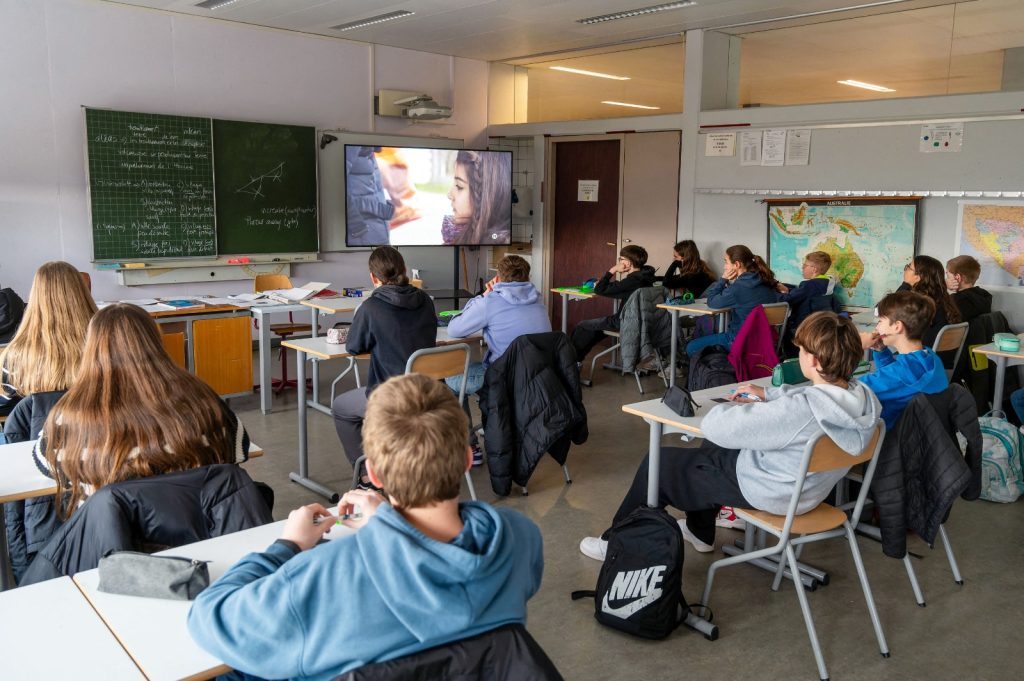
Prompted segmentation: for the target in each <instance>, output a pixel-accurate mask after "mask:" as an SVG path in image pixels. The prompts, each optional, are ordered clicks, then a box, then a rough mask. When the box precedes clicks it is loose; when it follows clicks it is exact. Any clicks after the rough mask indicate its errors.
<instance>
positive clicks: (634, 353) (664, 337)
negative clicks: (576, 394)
mask: <svg viewBox="0 0 1024 681" xmlns="http://www.w3.org/2000/svg"><path fill="white" fill-rule="evenodd" d="M665 298H666V293H665V289H664V288H662V287H660V286H659V287H649V288H642V289H638V290H636V291H634V292H633V293H632V294H630V296H629V298H628V299H627V300H626V302H625V305H624V306H623V312H622V314H621V315H620V320H621V325H620V328H619V330H618V331H605V332H604V334H605V335H606V336H609V337H611V338H615V339H617V340H618V342H616V343H615V344H614V345H612V346H611V347H610V348H607V349H605V350H602V351H601V352H599V353H597V354H596V355H594V357H593V359H591V361H590V378H588V379H586V380H580V384H581V385H585V386H588V387H589V386H592V385H593V384H594V371H595V369H596V367H597V360H599V359H600V358H601V357H603V356H605V355H607V354H610V353H614V352H617V351H621V354H622V366H620V367H618V368H619V370H620V371H621V372H622V373H623V374H626V373H632V374H633V378H634V379H635V380H636V387H637V390H639V391H640V394H641V395H643V394H644V386H643V384H641V383H640V373H641V372H642V371H645V369H644V368H642V367H641V362H642V360H644V359H647V358H652V357H653V359H654V362H655V366H656V368H657V371H658V375H659V376H661V380H662V382H663V383H664V384H665V387H666V388H668V379H667V377H666V371H665V366H664V364H663V362H662V360H661V353H662V350H663V349H665V348H667V347H668V346H669V344H670V342H671V341H670V340H669V338H670V337H671V328H672V327H671V324H672V322H671V319H672V316H671V315H670V314H669V312H668V310H663V309H660V308H658V307H657V305H659V304H661V303H664V302H665ZM631 319H632V320H634V321H633V322H632V323H631V322H630V320H631ZM623 334H627V335H626V336H623ZM627 345H628V347H626V346H627ZM648 366H649V365H648ZM672 370H673V371H674V370H675V367H673V368H672Z"/></svg>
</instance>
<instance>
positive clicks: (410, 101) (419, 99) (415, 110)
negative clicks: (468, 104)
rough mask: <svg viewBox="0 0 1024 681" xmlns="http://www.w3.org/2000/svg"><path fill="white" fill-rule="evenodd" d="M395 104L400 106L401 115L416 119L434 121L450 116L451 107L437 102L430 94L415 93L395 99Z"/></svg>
mask: <svg viewBox="0 0 1024 681" xmlns="http://www.w3.org/2000/svg"><path fill="white" fill-rule="evenodd" d="M395 106H400V107H402V115H403V116H405V117H406V118H411V119H412V120H416V121H436V120H439V119H442V118H451V116H452V108H451V107H450V106H445V105H444V104H438V103H437V102H435V101H434V98H433V97H431V96H430V95H415V96H413V97H404V98H402V99H396V100H395Z"/></svg>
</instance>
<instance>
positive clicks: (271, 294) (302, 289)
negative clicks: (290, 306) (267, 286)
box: [265, 281, 331, 304]
mask: <svg viewBox="0 0 1024 681" xmlns="http://www.w3.org/2000/svg"><path fill="white" fill-rule="evenodd" d="M330 285H331V284H330V282H322V281H311V282H309V283H308V284H304V285H302V286H299V287H297V288H287V289H284V288H283V289H277V290H275V291H265V293H266V294H267V297H268V298H270V299H271V300H276V301H278V302H281V303H285V304H287V303H297V302H299V301H300V300H307V299H309V298H312V297H313V296H315V295H316V294H317V293H319V292H320V291H323V290H324V289H325V288H327V287H328V286H330Z"/></svg>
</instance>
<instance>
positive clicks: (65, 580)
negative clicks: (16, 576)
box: [0, 577, 145, 681]
mask: <svg viewBox="0 0 1024 681" xmlns="http://www.w3.org/2000/svg"><path fill="white" fill-rule="evenodd" d="M0 612H2V613H3V614H4V616H3V617H0V641H3V650H4V653H3V656H2V657H0V678H3V679H6V680H7V681H27V680H28V679H42V678H50V677H52V676H64V675H67V676H68V677H72V678H75V679H80V680H81V681H106V679H126V680H127V679H145V677H144V676H143V675H142V672H140V671H139V669H138V667H136V666H135V663H134V662H132V658H131V657H129V656H128V654H127V653H126V652H125V650H124V648H122V647H121V644H120V643H118V641H117V639H116V638H114V635H113V634H111V633H110V630H109V629H107V627H106V625H105V624H104V623H103V620H101V619H100V618H99V617H98V616H97V615H96V612H95V611H94V610H93V609H92V606H90V605H89V601H87V600H85V598H84V597H83V596H82V593H81V592H80V591H79V590H78V588H77V587H76V586H75V584H74V582H72V581H71V578H70V577H60V578H58V579H51V580H49V581H46V582H41V583H39V584H33V585H31V586H26V587H22V588H21V589H12V590H11V591H7V592H5V593H3V594H0Z"/></svg>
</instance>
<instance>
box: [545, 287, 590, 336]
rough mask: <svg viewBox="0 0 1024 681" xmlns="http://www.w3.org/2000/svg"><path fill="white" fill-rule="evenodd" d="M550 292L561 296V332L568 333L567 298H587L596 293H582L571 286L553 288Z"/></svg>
mask: <svg viewBox="0 0 1024 681" xmlns="http://www.w3.org/2000/svg"><path fill="white" fill-rule="evenodd" d="M551 292H552V293H557V294H558V295H560V296H562V333H569V331H568V329H569V300H570V299H571V300H589V299H590V298H593V297H594V296H595V295H597V294H596V293H583V292H581V291H578V290H576V289H574V288H573V287H563V288H553V289H551Z"/></svg>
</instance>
